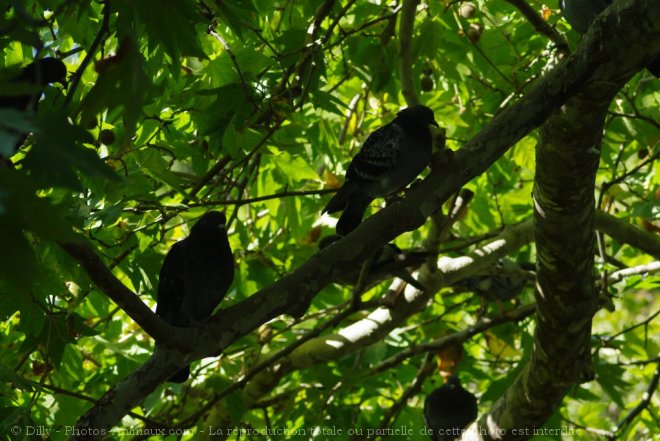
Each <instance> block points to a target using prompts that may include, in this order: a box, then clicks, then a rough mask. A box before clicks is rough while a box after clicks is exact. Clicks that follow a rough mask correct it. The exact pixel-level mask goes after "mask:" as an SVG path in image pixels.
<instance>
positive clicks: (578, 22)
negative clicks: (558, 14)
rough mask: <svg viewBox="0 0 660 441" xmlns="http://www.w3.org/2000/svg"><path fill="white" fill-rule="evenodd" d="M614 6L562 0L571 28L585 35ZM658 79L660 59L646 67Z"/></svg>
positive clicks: (607, 1) (599, 0) (606, 1)
mask: <svg viewBox="0 0 660 441" xmlns="http://www.w3.org/2000/svg"><path fill="white" fill-rule="evenodd" d="M611 4H612V0H561V10H562V14H563V15H564V18H565V19H566V21H567V22H568V23H569V24H570V25H571V27H572V28H573V29H574V30H575V31H577V32H579V33H580V34H584V33H585V32H587V29H589V25H591V22H592V21H594V19H595V18H596V17H597V16H598V15H599V14H600V13H601V12H603V10H605V8H607V7H608V6H609V5H611ZM646 68H647V69H648V70H649V72H651V73H652V74H653V75H655V76H656V78H660V57H658V58H656V59H655V60H653V61H652V62H651V64H649V65H648V66H646Z"/></svg>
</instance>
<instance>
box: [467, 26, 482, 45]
mask: <svg viewBox="0 0 660 441" xmlns="http://www.w3.org/2000/svg"><path fill="white" fill-rule="evenodd" d="M483 32H484V30H483V28H482V27H481V25H480V24H478V23H470V26H469V27H468V30H467V36H468V38H469V39H470V41H471V42H472V43H478V42H479V39H480V38H481V34H482V33H483Z"/></svg>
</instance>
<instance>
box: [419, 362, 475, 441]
mask: <svg viewBox="0 0 660 441" xmlns="http://www.w3.org/2000/svg"><path fill="white" fill-rule="evenodd" d="M476 419H477V399H476V397H475V396H474V395H472V394H471V393H470V392H468V391H467V390H465V389H463V386H461V382H460V380H459V379H458V377H455V376H453V375H452V376H450V377H449V378H447V382H446V383H445V384H444V385H443V386H441V387H439V388H437V389H435V390H434V391H433V392H431V393H430V394H429V395H428V396H427V397H426V400H425V401H424V420H425V421H426V426H427V427H428V428H429V430H430V431H431V439H432V440H433V441H452V440H454V439H456V438H459V437H460V436H461V433H462V431H463V429H465V428H466V427H467V426H469V425H470V424H471V423H472V422H473V421H474V420H476Z"/></svg>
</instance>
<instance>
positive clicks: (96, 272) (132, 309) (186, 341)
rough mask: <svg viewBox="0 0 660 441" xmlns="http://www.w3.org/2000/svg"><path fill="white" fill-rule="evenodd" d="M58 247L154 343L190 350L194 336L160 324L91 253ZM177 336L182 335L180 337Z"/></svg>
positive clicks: (65, 245) (76, 247)
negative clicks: (80, 267) (83, 270)
mask: <svg viewBox="0 0 660 441" xmlns="http://www.w3.org/2000/svg"><path fill="white" fill-rule="evenodd" d="M60 247H62V249H63V250H64V251H66V252H67V253H68V254H69V255H70V256H71V257H73V258H74V259H75V260H76V261H77V262H78V263H79V264H80V266H82V267H83V268H84V269H85V271H86V272H87V274H88V275H89V277H90V278H91V279H92V282H94V284H95V285H96V286H97V287H98V288H99V289H100V290H101V291H102V292H103V293H104V294H105V295H107V296H108V297H110V298H111V299H112V301H114V302H115V303H116V304H117V305H118V306H119V307H120V308H121V309H123V310H124V312H126V314H128V315H129V317H131V318H132V319H133V320H135V322H136V323H137V324H139V325H140V327H142V329H144V330H145V331H146V332H147V333H148V334H149V335H150V336H151V337H153V338H154V339H155V340H158V341H174V339H175V338H176V341H177V342H179V343H180V345H179V344H177V346H181V347H183V348H185V347H188V348H190V347H191V340H190V339H191V338H193V337H194V335H195V333H194V332H193V331H192V330H189V329H184V328H175V327H174V326H172V325H170V324H168V323H166V322H165V321H163V320H161V319H160V317H158V316H157V315H156V314H154V313H153V312H152V311H151V309H149V308H148V307H147V305H145V304H144V303H143V302H142V301H141V300H140V298H139V297H138V296H137V295H135V293H133V291H131V290H130V289H128V288H126V286H125V285H124V284H123V283H121V281H120V280H119V279H117V277H115V275H114V274H112V272H111V271H110V270H109V269H108V267H107V266H105V264H104V263H103V261H102V260H101V258H100V257H99V256H97V255H96V253H95V252H94V250H93V249H92V248H91V247H90V246H89V245H87V244H86V243H84V242H77V243H73V242H68V243H60ZM181 333H183V334H185V335H181Z"/></svg>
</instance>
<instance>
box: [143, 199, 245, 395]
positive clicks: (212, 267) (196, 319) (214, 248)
mask: <svg viewBox="0 0 660 441" xmlns="http://www.w3.org/2000/svg"><path fill="white" fill-rule="evenodd" d="M226 223H227V219H226V217H225V215H224V214H223V213H220V212H217V211H209V212H208V213H206V214H204V216H202V217H201V218H200V219H199V220H198V221H197V223H195V225H194V226H193V227H192V229H191V230H190V235H188V237H187V238H185V239H183V240H181V241H179V242H177V243H175V244H174V245H173V246H172V248H170V251H169V252H168V253H167V256H165V261H164V262H163V266H162V268H161V270H160V280H159V283H158V304H157V306H156V314H157V315H158V316H159V317H161V318H162V319H163V320H165V321H166V322H168V323H169V324H171V325H174V326H181V327H189V326H195V325H197V324H199V323H201V322H203V321H204V320H206V319H207V318H209V317H210V316H211V314H212V313H213V310H214V309H215V308H216V306H218V304H219V303H220V301H221V300H222V299H223V298H224V297H225V294H226V293H227V290H228V289H229V286H230V285H231V283H232V281H233V280H234V257H233V256H232V253H231V248H230V246H229V240H228V239H227V225H226ZM189 375H190V366H186V367H185V368H183V369H182V370H180V371H179V372H177V373H176V374H175V375H174V376H172V378H170V380H169V381H171V382H174V383H183V382H184V381H186V380H187V379H188V376H189Z"/></svg>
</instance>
